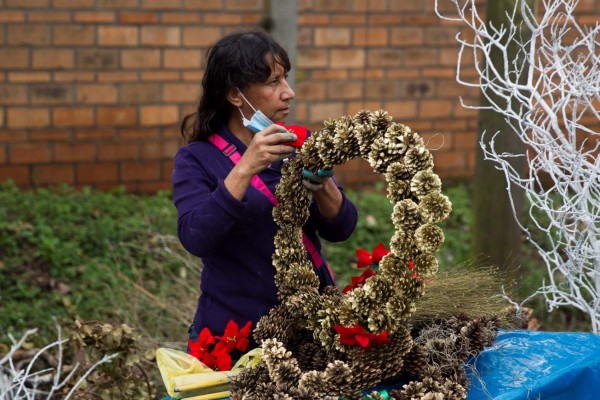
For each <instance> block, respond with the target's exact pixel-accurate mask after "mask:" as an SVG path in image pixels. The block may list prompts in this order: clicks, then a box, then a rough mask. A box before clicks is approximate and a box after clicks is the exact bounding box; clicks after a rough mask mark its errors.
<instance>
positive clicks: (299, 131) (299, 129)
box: [277, 122, 308, 149]
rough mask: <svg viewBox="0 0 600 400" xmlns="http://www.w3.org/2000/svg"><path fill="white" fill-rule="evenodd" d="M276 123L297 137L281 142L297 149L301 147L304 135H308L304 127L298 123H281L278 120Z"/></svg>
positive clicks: (304, 138)
mask: <svg viewBox="0 0 600 400" xmlns="http://www.w3.org/2000/svg"><path fill="white" fill-rule="evenodd" d="M277 125H281V126H283V127H284V128H285V129H287V130H288V132H291V133H293V134H295V135H296V137H297V139H296V140H295V141H293V142H284V143H282V144H285V145H287V146H292V147H296V148H297V149H299V148H300V147H302V145H303V144H304V141H305V140H306V137H307V136H308V129H306V128H305V127H303V126H300V125H283V124H282V123H280V122H278V123H277Z"/></svg>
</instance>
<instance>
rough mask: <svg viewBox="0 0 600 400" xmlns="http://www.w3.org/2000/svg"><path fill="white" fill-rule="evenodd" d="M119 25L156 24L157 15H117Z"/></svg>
mask: <svg viewBox="0 0 600 400" xmlns="http://www.w3.org/2000/svg"><path fill="white" fill-rule="evenodd" d="M119 23H121V24H140V25H146V24H156V23H158V14H157V13H153V12H122V13H120V14H119Z"/></svg>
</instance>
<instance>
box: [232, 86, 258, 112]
mask: <svg viewBox="0 0 600 400" xmlns="http://www.w3.org/2000/svg"><path fill="white" fill-rule="evenodd" d="M236 89H237V91H238V93H239V94H240V96H242V99H244V101H245V102H246V103H248V105H249V106H250V108H251V109H252V111H254V112H255V113H256V108H254V106H253V105H252V104H250V102H249V101H248V99H247V98H246V96H244V93H242V91H241V90H240V89H239V88H238V87H237V86H236ZM238 110H240V113H242V110H241V109H240V108H239V107H238ZM243 116H244V114H243V113H242V117H243Z"/></svg>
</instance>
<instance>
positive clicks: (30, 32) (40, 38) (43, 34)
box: [7, 24, 50, 46]
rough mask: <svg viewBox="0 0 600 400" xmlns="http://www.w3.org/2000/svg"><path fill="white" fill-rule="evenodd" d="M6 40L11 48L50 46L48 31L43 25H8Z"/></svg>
mask: <svg viewBox="0 0 600 400" xmlns="http://www.w3.org/2000/svg"><path fill="white" fill-rule="evenodd" d="M7 38H8V40H7V42H8V44H9V45H11V46H21V45H25V46H47V45H49V44H50V29H49V28H48V26H44V25H31V24H27V25H9V26H8V36H7Z"/></svg>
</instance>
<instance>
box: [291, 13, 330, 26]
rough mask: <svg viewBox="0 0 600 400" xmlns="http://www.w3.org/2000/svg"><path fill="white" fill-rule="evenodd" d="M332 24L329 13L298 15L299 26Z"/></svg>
mask: <svg viewBox="0 0 600 400" xmlns="http://www.w3.org/2000/svg"><path fill="white" fill-rule="evenodd" d="M329 24H330V20H329V16H328V15H327V14H306V15H298V26H307V25H310V26H326V25H329Z"/></svg>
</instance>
